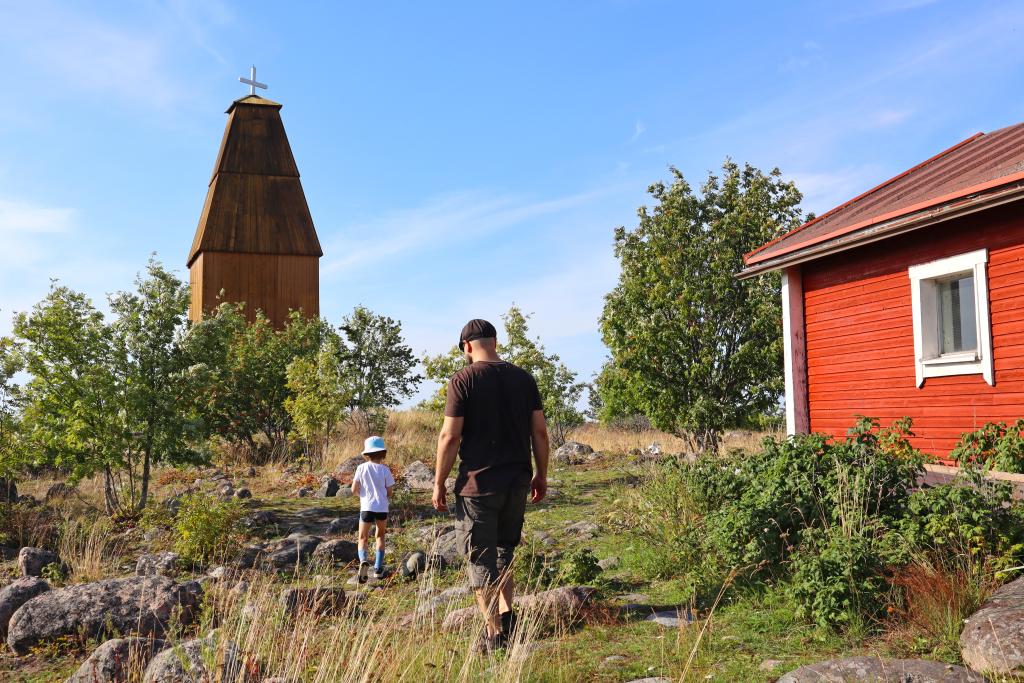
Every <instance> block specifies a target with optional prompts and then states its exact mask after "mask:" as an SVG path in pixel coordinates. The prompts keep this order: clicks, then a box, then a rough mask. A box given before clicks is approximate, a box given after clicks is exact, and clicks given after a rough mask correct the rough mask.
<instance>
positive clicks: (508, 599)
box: [498, 571, 516, 614]
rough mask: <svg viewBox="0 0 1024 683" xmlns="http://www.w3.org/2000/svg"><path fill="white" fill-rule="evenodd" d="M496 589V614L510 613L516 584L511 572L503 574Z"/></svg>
mask: <svg viewBox="0 0 1024 683" xmlns="http://www.w3.org/2000/svg"><path fill="white" fill-rule="evenodd" d="M498 587H499V590H498V613H499V614H504V613H505V612H511V611H512V599H513V598H514V597H515V595H516V582H515V580H514V579H513V578H512V572H511V571H506V572H504V574H503V575H502V577H501V582H500V583H499V584H498Z"/></svg>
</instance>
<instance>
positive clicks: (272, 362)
mask: <svg viewBox="0 0 1024 683" xmlns="http://www.w3.org/2000/svg"><path fill="white" fill-rule="evenodd" d="M242 311H243V307H242V305H241V304H234V303H223V304H221V305H220V306H218V307H217V308H216V309H215V310H214V311H213V312H212V313H211V314H210V315H207V316H205V317H204V318H203V320H202V321H200V322H199V323H197V324H195V325H194V326H193V327H192V329H191V331H190V332H189V334H188V338H187V340H186V349H187V353H188V355H189V357H190V359H191V361H192V362H193V363H194V364H196V365H197V366H198V372H199V373H200V374H201V375H202V377H203V383H204V384H205V390H204V391H203V393H202V395H201V396H200V403H199V407H200V410H201V411H202V413H203V414H204V415H206V416H207V419H208V421H209V427H210V430H211V433H212V434H213V435H215V436H218V437H220V438H222V439H224V440H225V441H226V442H227V443H229V444H231V445H233V446H237V447H241V448H244V449H246V450H247V451H248V453H249V455H250V457H252V458H256V459H264V460H265V459H268V458H272V457H275V456H276V457H283V456H285V455H287V452H288V434H289V432H290V431H291V429H292V417H291V415H290V414H289V413H288V410H287V409H286V408H285V401H286V399H287V398H289V396H291V392H290V390H289V389H288V366H289V364H291V363H292V361H294V360H295V359H296V358H308V357H312V356H315V355H316V353H317V352H318V351H319V349H320V347H321V344H322V342H323V339H324V336H325V334H326V332H327V329H328V326H327V325H326V324H325V323H324V322H323V321H322V320H320V319H319V318H306V317H304V316H303V315H302V314H301V313H299V312H297V311H296V312H292V313H291V315H290V316H289V318H288V321H287V323H286V324H285V326H284V327H283V328H281V329H275V328H274V325H273V323H271V322H270V320H269V319H268V318H267V317H266V316H265V315H263V313H262V312H261V311H257V313H256V318H255V320H253V321H252V322H251V323H250V322H247V321H246V319H245V316H244V315H243V312H242Z"/></svg>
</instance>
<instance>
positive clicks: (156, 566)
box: [135, 551, 180, 576]
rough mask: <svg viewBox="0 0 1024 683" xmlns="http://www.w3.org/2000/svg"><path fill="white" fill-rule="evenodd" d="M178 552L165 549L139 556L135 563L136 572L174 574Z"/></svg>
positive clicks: (140, 573)
mask: <svg viewBox="0 0 1024 683" xmlns="http://www.w3.org/2000/svg"><path fill="white" fill-rule="evenodd" d="M179 558H180V556H179V555H178V553H172V552H170V551H165V552H161V553H147V554H145V555H142V556H140V557H139V560H138V562H136V563H135V574H136V575H138V576H173V575H174V573H175V571H176V570H177V565H178V559H179Z"/></svg>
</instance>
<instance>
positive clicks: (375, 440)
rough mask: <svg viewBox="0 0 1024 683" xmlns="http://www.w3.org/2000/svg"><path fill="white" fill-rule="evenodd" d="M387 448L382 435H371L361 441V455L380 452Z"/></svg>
mask: <svg viewBox="0 0 1024 683" xmlns="http://www.w3.org/2000/svg"><path fill="white" fill-rule="evenodd" d="M386 450H387V446H385V445H384V437H383V436H371V437H370V438H368V439H367V440H366V441H364V442H363V455H369V454H371V453H381V452H383V451H386Z"/></svg>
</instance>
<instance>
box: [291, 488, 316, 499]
mask: <svg viewBox="0 0 1024 683" xmlns="http://www.w3.org/2000/svg"><path fill="white" fill-rule="evenodd" d="M313 493H314V491H313V489H311V488H309V487H308V486H301V487H299V488H297V489H295V493H294V494H293V495H294V496H295V497H296V498H309V497H310V496H312V495H313Z"/></svg>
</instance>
